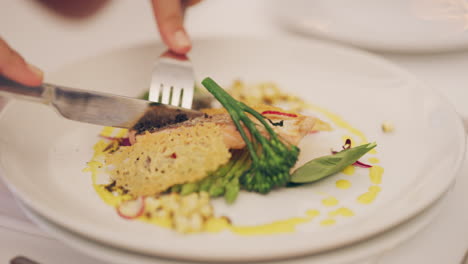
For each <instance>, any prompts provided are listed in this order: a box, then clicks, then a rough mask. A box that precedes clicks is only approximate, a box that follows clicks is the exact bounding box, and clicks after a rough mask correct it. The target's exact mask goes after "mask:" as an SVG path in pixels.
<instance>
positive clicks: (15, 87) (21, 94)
mask: <svg viewBox="0 0 468 264" xmlns="http://www.w3.org/2000/svg"><path fill="white" fill-rule="evenodd" d="M49 91H50V89H49V85H48V84H42V85H39V86H27V85H23V84H20V83H18V82H15V81H12V80H10V79H7V78H6V77H4V76H1V75H0V95H5V96H7V97H13V98H17V99H22V100H28V101H33V102H37V103H44V104H48V103H49V102H50V97H51V96H50V92H49Z"/></svg>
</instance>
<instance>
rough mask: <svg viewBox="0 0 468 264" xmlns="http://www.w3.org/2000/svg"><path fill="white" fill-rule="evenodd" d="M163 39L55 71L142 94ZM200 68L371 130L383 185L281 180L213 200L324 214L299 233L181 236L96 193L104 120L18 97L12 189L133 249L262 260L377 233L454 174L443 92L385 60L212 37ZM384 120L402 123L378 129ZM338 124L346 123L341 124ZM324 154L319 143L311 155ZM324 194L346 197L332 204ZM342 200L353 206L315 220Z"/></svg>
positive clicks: (240, 209) (5, 123)
mask: <svg viewBox="0 0 468 264" xmlns="http://www.w3.org/2000/svg"><path fill="white" fill-rule="evenodd" d="M162 51H163V47H162V46H159V45H154V44H153V45H143V46H139V47H132V48H129V49H126V50H120V51H116V52H113V53H109V54H105V55H102V56H100V57H96V58H93V59H89V60H86V61H84V62H82V63H78V64H75V65H72V66H70V67H68V68H64V69H63V70H62V71H60V72H58V73H57V74H56V75H55V76H53V78H52V79H53V80H54V81H57V82H60V83H63V84H68V85H73V86H77V87H83V88H88V89H97V90H102V91H108V92H110V91H112V92H115V93H119V94H126V95H137V94H140V93H141V92H142V91H143V90H144V89H146V88H147V84H148V83H149V78H150V76H151V75H150V71H151V65H152V63H153V60H154V58H155V57H156V56H157V55H158V54H159V53H160V52H162ZM191 55H192V56H191V57H192V60H193V62H194V65H195V69H196V73H197V76H198V78H202V77H204V76H212V77H213V78H214V79H215V80H218V81H219V82H220V83H222V84H227V83H230V82H231V81H232V79H233V78H237V77H240V78H242V79H244V80H247V81H257V82H258V81H265V80H273V81H275V82H277V83H278V84H279V85H281V86H282V87H283V88H284V89H286V90H287V91H289V92H290V93H294V94H299V95H301V97H303V98H304V99H306V100H307V101H309V102H314V103H315V104H318V105H320V106H323V107H325V108H327V109H329V110H331V111H333V112H334V113H337V114H339V115H341V116H342V117H343V118H344V119H345V120H347V121H348V122H350V123H351V124H352V125H353V126H355V127H356V128H359V129H360V130H362V131H364V132H365V133H366V135H367V137H368V139H369V140H372V141H376V142H377V143H378V145H379V146H378V154H377V155H378V157H379V159H380V160H381V163H380V164H381V165H382V166H383V167H384V168H385V174H384V178H383V181H382V184H381V187H382V191H381V192H380V193H379V195H378V197H377V199H376V201H375V202H374V203H372V204H370V205H361V204H359V203H357V202H356V198H357V197H358V195H360V194H362V193H363V192H366V191H367V189H368V187H369V186H370V185H371V182H370V180H369V178H368V176H367V174H365V173H367V171H366V170H360V171H359V172H360V173H358V175H354V176H352V178H348V179H352V183H353V186H352V188H350V189H349V190H347V191H342V190H340V189H337V188H335V187H334V185H335V181H336V180H337V179H340V178H346V177H348V176H343V175H341V174H340V175H337V176H334V177H331V178H328V179H326V180H324V181H321V182H319V183H317V184H314V185H308V186H303V187H301V188H293V189H283V190H281V191H275V192H273V193H271V194H269V195H268V196H266V197H264V196H261V195H255V194H249V193H242V194H241V195H240V196H239V200H238V201H237V202H236V204H235V205H234V206H232V207H227V206H225V205H224V203H223V202H222V201H216V207H217V208H216V209H217V211H218V212H221V213H223V214H228V215H229V216H230V217H231V218H232V219H233V221H234V223H237V224H250V223H258V224H261V223H268V222H271V221H274V220H281V219H284V218H289V217H294V216H303V215H304V213H305V211H306V210H307V209H319V210H320V212H321V215H320V217H319V218H317V219H316V220H314V221H312V222H311V223H308V224H304V225H302V226H299V227H298V229H297V231H296V232H294V233H286V234H281V235H270V236H247V237H246V236H239V235H235V234H232V233H229V232H223V233H220V234H202V235H191V236H183V235H178V234H176V233H174V232H172V231H170V230H165V229H161V228H158V227H155V226H152V225H148V224H144V223H141V222H130V221H126V220H124V219H122V218H119V217H118V216H117V215H116V213H115V210H114V209H113V208H110V207H108V206H106V205H105V204H104V203H103V202H102V201H101V200H100V199H99V198H98V196H97V195H96V194H95V193H94V190H93V188H92V187H91V180H90V176H89V175H88V174H87V173H84V172H82V169H83V168H84V167H85V164H86V162H87V161H88V160H89V159H90V157H91V155H92V146H93V144H94V143H95V142H96V141H97V136H96V135H97V134H98V133H99V131H100V127H97V126H93V125H86V124H80V123H75V122H72V121H68V120H63V119H61V118H59V117H58V116H57V115H56V114H55V113H54V112H53V111H51V110H50V109H48V108H46V107H44V106H41V105H35V104H31V103H26V102H14V103H12V104H10V105H9V106H8V107H7V109H6V110H5V112H4V115H3V118H2V119H1V120H0V127H1V129H2V133H1V135H0V146H1V147H0V161H1V164H2V167H3V170H4V172H5V173H4V177H5V180H6V182H7V183H8V185H9V186H10V188H11V189H12V190H13V192H14V193H15V194H16V195H17V196H18V197H19V198H20V199H21V200H22V201H23V202H25V203H26V204H27V205H28V206H30V207H31V208H33V209H34V210H36V211H37V212H39V213H40V214H42V215H44V216H45V217H47V218H48V219H49V220H50V221H52V222H54V223H56V224H58V225H60V226H63V227H65V228H67V229H69V230H71V231H72V232H75V233H79V234H81V235H84V236H86V237H88V238H90V239H93V240H97V241H100V242H102V243H105V244H108V245H112V246H114V247H119V248H123V249H127V250H131V251H134V252H139V253H144V254H148V255H154V256H164V257H171V258H179V259H191V260H194V259H195V260H214V261H226V260H239V261H240V260H260V259H276V258H285V257H291V256H298V255H305V254H312V253H318V252H321V251H324V250H330V249H334V248H338V247H342V246H345V245H349V244H351V243H356V242H357V241H360V240H363V239H367V238H369V237H371V236H374V235H376V234H378V233H381V232H383V231H385V230H387V229H389V228H391V227H393V226H395V225H397V224H399V223H402V222H403V221H405V220H407V219H409V218H410V217H412V216H414V215H415V214H417V213H419V212H421V211H422V210H423V209H425V208H427V207H428V206H429V205H430V204H431V203H432V202H434V201H435V200H436V199H437V198H438V197H440V196H441V195H442V193H443V192H444V191H446V190H447V188H448V187H449V186H450V184H451V183H452V182H453V180H454V178H455V174H456V171H457V170H458V169H459V167H460V164H461V161H462V158H463V153H464V147H465V144H464V140H465V135H464V131H463V127H462V124H461V122H460V119H459V117H458V116H457V114H456V113H455V112H454V110H453V108H452V107H451V106H450V105H449V104H448V103H447V102H446V101H445V100H444V99H443V98H442V97H441V95H440V94H438V93H436V92H434V91H432V90H429V89H427V88H426V87H425V86H424V85H422V84H421V83H420V82H418V81H417V80H415V79H414V78H413V77H412V76H411V75H410V74H408V73H406V72H405V71H403V70H401V69H400V68H398V67H396V66H394V65H392V64H390V63H388V62H387V61H385V60H383V59H380V58H377V57H374V56H372V55H369V54H367V53H364V52H360V51H356V50H353V49H349V48H344V47H341V46H335V45H330V44H325V43H321V42H310V41H304V40H302V41H301V40H276V39H271V40H255V39H207V40H202V41H197V42H195V45H194V51H193V53H192V54H191ZM384 120H391V121H392V122H393V123H394V124H395V126H396V131H395V132H394V133H391V134H384V133H382V132H381V129H380V125H381V123H382V122H383V121H384ZM337 131H338V132H339V129H337ZM328 135H334V134H333V133H330V134H327V133H321V134H318V135H314V136H311V137H309V139H308V140H306V141H305V143H304V144H302V149H303V153H304V155H303V156H302V162H303V161H304V160H307V159H310V156H313V155H312V154H313V153H314V151H315V152H317V151H319V152H320V151H322V154H323V152H324V151H325V153H326V152H328V151H329V150H328V148H329V147H330V145H329V144H330V142H331V140H332V139H334V141H333V142H331V143H333V146H336V147H339V145H341V142H339V141H340V140H341V139H336V138H333V136H330V137H329V136H328ZM315 154H317V153H315ZM324 193H326V194H331V195H333V196H336V197H337V198H339V201H340V204H339V205H338V206H335V207H324V206H323V205H322V204H321V199H323V198H326V197H325V196H324ZM340 206H345V207H347V208H351V209H352V210H353V211H354V212H355V213H356V215H355V216H354V217H350V218H341V217H339V219H337V224H336V225H334V226H327V227H323V226H321V225H320V224H319V223H320V222H321V221H322V220H326V218H327V214H328V213H329V212H330V211H332V210H335V209H337V208H338V207H340Z"/></svg>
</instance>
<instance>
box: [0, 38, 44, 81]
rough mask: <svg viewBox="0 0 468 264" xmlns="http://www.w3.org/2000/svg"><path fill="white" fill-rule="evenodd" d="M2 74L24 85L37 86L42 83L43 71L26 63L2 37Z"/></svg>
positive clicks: (0, 52) (0, 69)
mask: <svg viewBox="0 0 468 264" xmlns="http://www.w3.org/2000/svg"><path fill="white" fill-rule="evenodd" d="M0 75H3V76H5V77H7V78H8V79H11V80H14V81H17V82H19V83H22V84H24V85H29V86H37V85H40V84H41V83H42V79H43V73H42V71H41V70H39V69H38V68H37V67H35V66H33V65H30V64H28V63H26V61H25V60H24V59H23V58H22V57H21V55H19V54H18V53H17V52H16V51H14V50H13V49H11V48H10V47H9V46H8V44H7V43H6V42H5V41H4V40H3V39H1V38H0Z"/></svg>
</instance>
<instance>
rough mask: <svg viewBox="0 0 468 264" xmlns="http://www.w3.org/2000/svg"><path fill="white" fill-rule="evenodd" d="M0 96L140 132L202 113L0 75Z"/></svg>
mask: <svg viewBox="0 0 468 264" xmlns="http://www.w3.org/2000/svg"><path fill="white" fill-rule="evenodd" d="M0 95H4V96H7V97H13V98H16V99H21V100H28V101H33V102H37V103H42V104H46V105H49V106H52V107H53V108H55V109H56V110H57V112H58V113H59V114H60V115H61V116H63V117H65V118H67V119H70V120H74V121H79V122H85V123H90V124H96V125H102V126H112V127H119V128H134V129H137V130H140V131H141V130H145V129H149V128H160V127H163V126H166V125H169V124H175V123H180V122H183V121H185V120H189V119H193V118H195V117H199V116H203V115H204V114H203V113H202V112H200V111H195V110H191V109H186V108H181V107H176V106H171V105H165V104H160V103H155V102H150V101H146V100H141V99H136V98H131V97H125V96H120V95H113V94H108V93H102V92H95V91H89V90H83V89H77V88H69V87H64V86H60V85H54V84H47V83H44V84H42V85H40V86H34V87H32V86H25V85H22V84H19V83H17V82H14V81H12V80H9V79H7V78H5V77H3V76H0Z"/></svg>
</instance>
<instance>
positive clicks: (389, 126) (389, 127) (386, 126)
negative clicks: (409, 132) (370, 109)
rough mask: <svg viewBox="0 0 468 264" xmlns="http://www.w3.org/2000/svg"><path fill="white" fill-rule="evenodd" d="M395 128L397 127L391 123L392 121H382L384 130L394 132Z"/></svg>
mask: <svg viewBox="0 0 468 264" xmlns="http://www.w3.org/2000/svg"><path fill="white" fill-rule="evenodd" d="M394 129H395V127H394V126H393V123H391V122H390V121H385V122H383V123H382V131H383V132H385V133H390V132H393V130H394Z"/></svg>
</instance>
